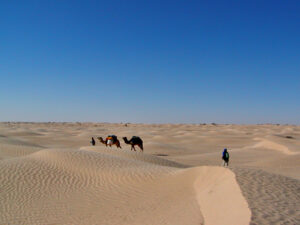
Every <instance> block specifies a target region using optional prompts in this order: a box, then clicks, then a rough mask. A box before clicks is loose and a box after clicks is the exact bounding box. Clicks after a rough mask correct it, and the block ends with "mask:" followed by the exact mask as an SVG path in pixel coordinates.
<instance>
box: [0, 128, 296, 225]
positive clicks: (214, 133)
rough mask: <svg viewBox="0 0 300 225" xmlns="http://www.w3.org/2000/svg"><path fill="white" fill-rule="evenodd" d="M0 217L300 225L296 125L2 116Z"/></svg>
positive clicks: (5, 220)
mask: <svg viewBox="0 0 300 225" xmlns="http://www.w3.org/2000/svg"><path fill="white" fill-rule="evenodd" d="M109 134H115V135H117V136H118V138H119V140H120V141H121V146H122V149H117V148H116V147H115V146H113V147H112V148H110V147H105V146H104V145H103V144H101V143H99V141H98V140H96V146H91V144H90V140H91V137H92V136H93V137H98V136H102V137H105V136H106V135H109ZM133 135H136V136H140V137H141V138H142V139H143V141H144V152H143V153H142V152H140V151H139V150H138V151H136V152H134V151H130V146H129V145H126V144H125V143H124V142H123V140H122V137H123V136H127V137H129V138H130V137H131V136H133ZM225 147H226V148H228V150H229V153H230V165H229V168H224V167H221V163H222V161H221V154H222V151H223V148H225ZM0 224H1V225H2V224H3V225H4V224H5V225H6V224H26V225H28V224H43V225H45V224H103V225H109V224H122V225H125V224H139V225H148V224H149V225H159V224H164V225H166V224H170V225H176V224H182V225H193V224H198V225H199V224H208V225H219V224H220V225H227V224H228V225H244V224H252V225H254V224H256V225H264V224H272V225H276V224H292V225H299V224H300V126H292V125H218V124H217V125H213V124H208V125H205V124H199V125H187V124H178V125H175V124H173V125H172V124H159V125H150V124H148V125H147V124H128V126H125V125H124V124H109V123H0Z"/></svg>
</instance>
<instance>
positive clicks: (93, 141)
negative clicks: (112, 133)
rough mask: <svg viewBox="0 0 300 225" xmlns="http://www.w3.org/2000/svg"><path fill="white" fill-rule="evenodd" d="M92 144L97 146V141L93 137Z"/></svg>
mask: <svg viewBox="0 0 300 225" xmlns="http://www.w3.org/2000/svg"><path fill="white" fill-rule="evenodd" d="M91 143H92V145H95V144H96V142H95V139H94V138H93V137H92V140H91Z"/></svg>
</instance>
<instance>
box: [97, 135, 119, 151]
mask: <svg viewBox="0 0 300 225" xmlns="http://www.w3.org/2000/svg"><path fill="white" fill-rule="evenodd" d="M97 138H98V140H99V141H100V142H101V143H102V144H104V145H105V146H106V147H107V145H109V146H110V147H111V146H112V145H116V146H117V148H122V147H121V145H120V141H119V140H118V138H117V136H115V135H109V136H108V137H107V138H106V139H105V141H104V140H103V138H102V137H97Z"/></svg>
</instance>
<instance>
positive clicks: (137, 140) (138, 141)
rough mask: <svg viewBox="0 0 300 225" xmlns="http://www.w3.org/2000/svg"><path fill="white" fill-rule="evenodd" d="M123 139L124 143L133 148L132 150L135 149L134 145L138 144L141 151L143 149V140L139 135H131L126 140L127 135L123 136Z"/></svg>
mask: <svg viewBox="0 0 300 225" xmlns="http://www.w3.org/2000/svg"><path fill="white" fill-rule="evenodd" d="M123 139H124V142H125V143H126V144H128V145H131V150H132V149H133V150H134V151H136V150H135V147H134V146H135V145H137V146H139V147H140V149H141V150H142V151H143V150H144V148H143V140H142V139H141V138H140V137H137V136H132V138H131V139H130V140H129V141H128V140H127V137H123Z"/></svg>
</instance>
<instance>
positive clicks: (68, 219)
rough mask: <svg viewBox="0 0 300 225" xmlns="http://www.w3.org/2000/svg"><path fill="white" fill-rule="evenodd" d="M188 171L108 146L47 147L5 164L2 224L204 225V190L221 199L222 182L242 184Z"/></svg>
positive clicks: (0, 182)
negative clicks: (217, 189) (219, 187)
mask: <svg viewBox="0 0 300 225" xmlns="http://www.w3.org/2000/svg"><path fill="white" fill-rule="evenodd" d="M183 167H184V166H181V165H180V164H176V163H173V162H171V161H167V160H163V159H159V158H158V157H155V156H147V155H145V154H139V153H134V152H116V151H115V152H113V151H111V152H110V151H107V150H105V149H102V148H94V149H91V148H85V149H81V150H66V149H63V150H62V149H47V150H41V151H37V152H35V153H32V154H29V155H26V156H22V157H15V158H10V159H6V160H1V161H0V189H1V194H0V198H1V204H0V224H204V222H205V218H206V215H203V212H205V208H206V207H207V206H206V205H205V204H203V205H201V204H202V203H201V201H199V198H200V199H201V191H203V190H205V191H208V192H209V191H210V190H212V191H213V192H212V193H211V195H213V196H215V195H216V193H214V192H215V190H214V183H215V182H217V183H218V179H220V177H222V178H221V179H225V180H227V181H228V182H229V183H230V185H231V186H232V184H233V185H234V184H236V182H235V180H234V179H232V177H230V176H229V175H227V174H226V172H225V174H224V173H223V172H224V171H223V172H222V173H220V171H219V170H220V169H218V168H207V167H203V168H201V167H196V168H183ZM223 170H225V169H223ZM229 174H230V173H229ZM201 176H205V177H210V181H209V182H207V183H205V182H203V181H204V180H205V178H202V179H201ZM199 177H200V178H199ZM197 179H198V181H197ZM199 179H200V180H199ZM200 181H201V182H200ZM219 183H220V182H219ZM225 183H226V182H225ZM232 194H233V196H238V198H240V199H243V197H242V195H241V194H240V192H238V193H232ZM217 195H218V194H217ZM202 196H203V194H202ZM197 197H198V198H197ZM212 199H214V200H216V199H215V198H214V197H213V198H212ZM242 201H243V200H242ZM199 203H200V205H199ZM244 203H245V204H244V205H243V206H244V209H242V211H243V210H244V211H245V212H246V213H245V215H248V218H245V220H248V222H249V219H250V211H249V209H248V207H247V204H246V202H245V200H244ZM224 207H225V206H224ZM201 210H203V211H201ZM239 210H241V209H239ZM216 213H217V212H216ZM231 219H234V218H231ZM207 224H209V223H207ZM216 224H224V223H216ZM241 224H243V223H241ZM244 224H247V223H244Z"/></svg>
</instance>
